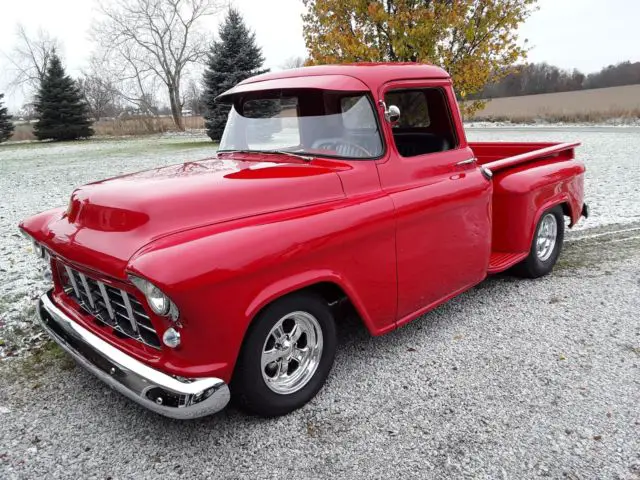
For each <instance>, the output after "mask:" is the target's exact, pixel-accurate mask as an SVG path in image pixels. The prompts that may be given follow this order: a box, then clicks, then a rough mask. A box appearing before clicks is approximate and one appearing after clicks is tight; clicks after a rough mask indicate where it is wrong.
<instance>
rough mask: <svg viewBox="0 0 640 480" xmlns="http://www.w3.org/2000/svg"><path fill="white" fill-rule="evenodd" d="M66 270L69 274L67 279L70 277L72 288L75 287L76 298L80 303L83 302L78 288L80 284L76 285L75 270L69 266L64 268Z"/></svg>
mask: <svg viewBox="0 0 640 480" xmlns="http://www.w3.org/2000/svg"><path fill="white" fill-rule="evenodd" d="M64 270H65V271H66V272H67V277H69V281H70V282H71V286H72V287H73V292H74V293H75V294H76V297H77V298H78V300H79V301H81V299H82V297H81V296H80V289H79V288H78V284H77V283H76V277H75V276H74V275H73V270H71V267H69V266H68V265H65V266H64Z"/></svg>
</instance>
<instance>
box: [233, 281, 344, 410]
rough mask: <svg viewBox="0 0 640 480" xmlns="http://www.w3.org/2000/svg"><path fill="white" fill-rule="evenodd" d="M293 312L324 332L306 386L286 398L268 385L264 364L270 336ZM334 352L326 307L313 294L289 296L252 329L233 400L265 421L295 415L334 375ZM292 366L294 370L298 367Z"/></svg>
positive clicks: (235, 380) (272, 306)
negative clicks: (262, 362)
mask: <svg viewBox="0 0 640 480" xmlns="http://www.w3.org/2000/svg"><path fill="white" fill-rule="evenodd" d="M292 312H305V313H308V314H310V315H311V316H313V317H314V318H315V320H316V321H317V323H318V325H319V326H320V330H321V332H322V353H321V356H320V359H319V361H318V365H317V368H316V369H315V372H314V373H312V374H311V375H312V376H311V377H310V379H309V380H308V381H307V383H306V384H304V386H302V387H301V388H300V389H299V390H297V391H295V392H292V393H287V394H283V393H277V392H275V391H273V390H272V389H271V388H270V387H269V386H268V385H267V381H266V380H265V378H264V377H263V371H262V366H261V360H262V353H263V349H264V348H265V342H267V339H268V338H269V337H271V335H270V332H271V331H272V329H273V328H274V327H275V326H276V324H278V322H279V321H280V320H281V319H282V318H283V317H285V316H287V315H288V314H290V313H292ZM335 352H336V327H335V322H334V318H333V315H332V313H331V310H330V309H329V306H328V305H327V303H326V302H325V301H324V300H323V299H322V298H320V297H319V296H317V295H314V294H311V293H294V294H291V295H287V296H286V297H283V298H281V299H279V300H276V301H275V302H273V303H272V304H270V305H269V306H267V307H266V308H265V309H264V310H263V311H262V312H261V313H260V314H259V315H258V316H257V318H256V319H255V320H254V321H253V323H252V325H251V327H250V328H249V331H248V332H247V335H246V337H245V340H244V343H243V346H242V350H241V352H240V356H239V358H238V362H237V364H236V368H235V371H234V375H233V379H232V381H231V394H232V398H233V400H234V402H235V403H236V404H237V405H238V406H239V407H240V408H241V409H243V410H245V411H247V412H250V413H254V414H257V415H261V416H264V417H275V416H279V415H285V414H287V413H289V412H292V411H293V410H296V409H298V408H300V407H302V406H303V405H305V404H306V403H307V402H308V401H309V400H311V399H312V398H313V397H314V396H315V395H316V393H318V391H319V390H320V388H322V386H323V385H324V383H325V381H326V379H327V376H328V375H329V372H330V371H331V367H332V365H333V360H334V357H335ZM293 365H294V367H295V365H296V363H294V364H293ZM267 368H269V367H267Z"/></svg>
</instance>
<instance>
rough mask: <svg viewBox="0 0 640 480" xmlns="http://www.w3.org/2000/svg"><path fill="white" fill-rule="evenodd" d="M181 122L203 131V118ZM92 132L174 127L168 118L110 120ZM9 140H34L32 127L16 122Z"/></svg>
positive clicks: (108, 133)
mask: <svg viewBox="0 0 640 480" xmlns="http://www.w3.org/2000/svg"><path fill="white" fill-rule="evenodd" d="M183 121H184V125H185V128H186V129H187V130H194V129H204V118H202V117H183ZM93 130H94V132H95V135H96V136H97V137H104V136H115V137H121V136H124V135H150V134H154V133H165V132H171V131H175V126H174V124H173V120H172V119H171V117H170V116H163V117H133V118H110V119H102V120H100V121H98V122H95V123H94V124H93ZM11 140H12V141H24V140H35V136H34V135H33V125H32V124H30V123H28V122H17V123H16V129H15V131H14V132H13V136H12V137H11Z"/></svg>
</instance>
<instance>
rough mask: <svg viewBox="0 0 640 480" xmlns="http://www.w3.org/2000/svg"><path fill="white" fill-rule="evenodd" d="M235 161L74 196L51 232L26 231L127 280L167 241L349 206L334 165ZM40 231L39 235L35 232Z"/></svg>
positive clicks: (140, 176) (45, 228) (155, 173)
mask: <svg viewBox="0 0 640 480" xmlns="http://www.w3.org/2000/svg"><path fill="white" fill-rule="evenodd" d="M254 157H255V155H254ZM235 158H237V157H235V156H234V159H229V158H224V159H222V158H217V157H216V158H212V159H208V160H203V161H197V162H188V163H183V164H179V165H172V166H168V167H163V168H157V169H154V170H147V171H143V172H138V173H134V174H130V175H124V176H121V177H116V178H112V179H109V180H104V181H101V182H96V183H91V184H88V185H86V186H83V187H81V188H79V189H77V190H76V191H74V192H73V194H72V196H71V201H70V203H69V206H68V208H67V210H66V212H64V213H62V214H61V212H60V211H59V210H58V211H55V214H52V216H51V217H50V218H49V219H48V221H46V222H44V224H43V222H42V220H41V218H40V217H39V216H36V217H33V219H34V224H33V225H31V226H30V224H29V223H30V222H29V220H27V221H25V222H24V224H23V225H22V227H23V228H24V229H25V230H26V231H27V232H28V233H30V234H32V235H33V236H34V237H35V238H36V239H38V240H41V241H43V242H44V243H45V244H47V245H48V246H49V247H50V248H51V250H53V251H54V253H58V254H59V255H61V256H63V257H65V258H66V259H68V260H70V261H72V262H74V263H78V264H81V265H84V266H86V267H89V268H92V269H97V270H100V271H103V272H104V273H107V274H110V275H113V276H116V277H122V276H123V275H124V268H125V266H126V264H127V261H128V260H129V259H130V258H131V256H132V255H133V254H134V253H135V252H136V251H137V250H139V249H140V248H141V247H143V246H144V245H146V244H148V243H149V242H152V241H154V240H156V239H158V238H160V237H163V236H166V235H170V234H172V233H176V232H179V231H184V230H187V229H192V228H196V227H201V226H205V225H211V224H215V223H220V222H226V221H230V220H235V219H239V218H243V217H249V216H255V215H259V214H264V213H270V212H276V211H280V210H287V209H291V208H296V207H301V206H306V205H313V204H317V203H322V202H328V201H332V200H339V199H341V198H344V191H343V189H342V184H341V182H340V178H339V177H338V175H337V173H336V171H335V170H336V168H332V166H331V165H330V164H329V163H327V162H311V163H282V162H274V161H259V162H258V161H246V160H243V159H239V160H237V159H235ZM264 158H270V159H271V160H273V158H274V157H273V156H272V155H270V156H268V157H267V156H265V157H263V159H264ZM257 159H258V160H259V159H260V157H258V158H257ZM336 167H337V166H336ZM37 223H40V226H39V228H37V229H38V230H39V231H37V232H34V231H33V230H34V229H35V227H37V225H36V224H37Z"/></svg>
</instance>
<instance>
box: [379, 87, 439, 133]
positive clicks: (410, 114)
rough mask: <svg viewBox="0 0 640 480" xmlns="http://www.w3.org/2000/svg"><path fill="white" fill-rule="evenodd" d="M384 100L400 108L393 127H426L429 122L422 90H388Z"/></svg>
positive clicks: (427, 107) (427, 108)
mask: <svg viewBox="0 0 640 480" xmlns="http://www.w3.org/2000/svg"><path fill="white" fill-rule="evenodd" d="M384 101H385V103H386V104H387V105H395V106H396V107H398V108H399V109H400V121H399V122H398V123H397V124H395V125H394V128H412V127H413V128H420V127H423V128H427V127H428V126H429V124H430V123H431V121H430V119H429V106H428V105H427V97H426V95H425V94H424V91H422V90H406V91H395V92H389V93H387V94H386V95H385V97H384Z"/></svg>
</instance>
